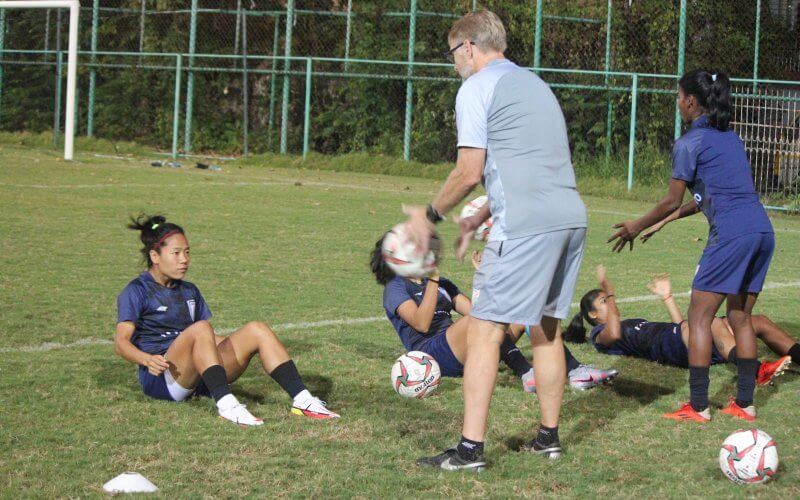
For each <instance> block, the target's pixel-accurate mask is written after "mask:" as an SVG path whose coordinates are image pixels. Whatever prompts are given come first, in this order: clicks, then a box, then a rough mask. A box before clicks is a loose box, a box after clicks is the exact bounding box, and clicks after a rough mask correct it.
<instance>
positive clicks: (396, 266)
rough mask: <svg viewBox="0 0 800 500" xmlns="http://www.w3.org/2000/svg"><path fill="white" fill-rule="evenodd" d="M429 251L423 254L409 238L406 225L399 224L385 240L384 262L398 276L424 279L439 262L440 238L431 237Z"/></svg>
mask: <svg viewBox="0 0 800 500" xmlns="http://www.w3.org/2000/svg"><path fill="white" fill-rule="evenodd" d="M428 246H429V250H428V252H427V253H424V254H423V253H422V252H421V251H420V250H419V249H418V248H417V246H416V245H415V244H414V242H412V241H411V239H410V238H409V237H408V231H407V230H406V225H405V223H401V224H398V225H396V226H394V227H393V228H392V230H391V231H389V232H388V233H386V236H384V238H383V246H382V249H381V253H382V255H383V260H384V262H386V264H387V265H388V266H389V269H391V270H392V272H394V273H395V274H396V275H398V276H403V277H405V278H422V277H423V276H427V275H429V274H430V273H431V272H432V271H433V270H434V269H436V264H437V263H438V261H439V247H440V244H439V237H438V236H436V235H435V234H434V235H433V236H432V237H431V240H430V244H429V245H428Z"/></svg>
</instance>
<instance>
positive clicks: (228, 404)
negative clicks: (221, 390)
mask: <svg viewBox="0 0 800 500" xmlns="http://www.w3.org/2000/svg"><path fill="white" fill-rule="evenodd" d="M238 404H239V400H238V399H236V396H234V395H233V394H228V395H225V396H222V397H221V398H220V399H219V401H217V409H218V410H220V411H224V410H228V409H230V408H233V407H234V406H236V405H238Z"/></svg>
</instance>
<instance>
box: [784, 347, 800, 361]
mask: <svg viewBox="0 0 800 500" xmlns="http://www.w3.org/2000/svg"><path fill="white" fill-rule="evenodd" d="M787 354H789V356H791V357H792V361H794V362H795V364H798V365H800V344H795V345H793V346H792V347H790V348H789V352H788V353H787Z"/></svg>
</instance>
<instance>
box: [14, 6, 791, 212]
mask: <svg viewBox="0 0 800 500" xmlns="http://www.w3.org/2000/svg"><path fill="white" fill-rule="evenodd" d="M798 3H800V2H798V1H795V0H755V1H754V0H730V1H728V2H725V3H720V2H717V1H714V0H688V1H687V0H672V1H663V0H571V1H563V0H540V1H537V0H519V1H502V2H501V1H499V0H485V1H475V0H171V1H166V0H93V1H85V2H84V5H83V8H82V10H81V26H80V50H81V55H80V60H79V80H78V85H79V89H78V106H77V110H78V113H77V121H78V129H77V130H78V133H80V134H86V135H95V136H99V137H103V138H109V139H113V140H135V141H138V142H142V143H144V144H149V145H152V146H155V147H157V148H159V149H163V150H166V151H172V152H173V154H188V153H216V154H241V153H260V152H266V151H273V152H289V153H303V154H306V153H308V152H316V153H322V154H344V153H351V152H372V153H380V154H387V155H393V156H402V157H405V158H407V159H414V160H418V161H422V162H442V161H450V160H453V159H454V157H455V141H456V138H455V130H454V112H453V103H454V99H455V94H456V92H457V89H458V86H459V83H460V82H459V80H458V79H457V78H456V75H455V73H454V72H453V70H452V67H451V66H450V65H448V64H446V62H445V61H444V59H443V57H442V53H443V51H445V50H447V48H448V46H447V41H446V34H447V32H448V30H449V28H450V26H451V24H452V22H453V21H454V20H455V19H456V18H458V17H459V16H461V15H462V14H463V13H464V12H467V11H469V10H472V9H476V8H477V9H480V8H488V9H491V10H493V11H495V12H497V13H498V14H499V15H500V16H501V18H502V19H503V20H504V22H505V24H506V27H507V32H508V50H507V52H506V54H507V56H508V57H509V58H510V59H512V60H513V61H515V62H517V63H518V64H520V65H522V66H526V67H532V68H539V72H540V74H541V76H542V77H543V78H544V79H545V80H546V81H547V82H548V83H550V84H551V86H552V87H553V89H554V91H555V92H556V94H557V95H558V97H559V99H560V101H561V104H562V107H563V109H564V113H565V115H566V118H567V123H568V124H569V132H570V139H571V142H572V148H573V155H574V156H575V158H576V162H575V163H576V166H577V168H578V170H579V174H581V173H585V174H587V175H588V174H591V175H602V176H614V177H617V178H625V177H626V176H627V177H628V178H629V182H630V181H632V180H633V179H634V178H635V179H645V178H646V179H649V180H654V181H655V180H657V179H664V182H666V179H668V174H666V172H667V171H668V168H669V165H668V162H669V157H668V154H667V153H668V151H669V148H670V146H671V143H672V141H673V140H674V138H675V137H676V134H678V133H680V124H677V122H676V110H675V75H678V74H680V73H682V72H683V71H685V70H689V69H694V68H696V67H721V68H724V69H725V70H726V71H728V72H729V73H730V74H731V76H734V77H740V78H747V79H759V80H760V81H759V83H758V85H757V86H756V87H755V90H753V87H752V85H751V84H747V85H748V88H750V92H749V94H748V95H764V96H773V97H775V96H776V95H780V96H782V97H781V100H780V102H783V103H790V104H791V103H793V105H796V104H797V99H798V93H797V92H796V91H795V89H797V88H800V86H795V85H792V84H772V83H769V82H765V81H766V80H782V81H789V82H793V81H796V80H798V79H800V57H799V56H798V54H800V50H799V49H800V44H799V42H798V17H797V15H798ZM682 5H685V6H686V9H685V10H683V9H682ZM2 16H3V18H4V19H3V23H2V27H3V29H2V30H1V31H0V32H1V33H2V35H3V36H2V38H0V40H2V44H0V48H2V53H1V55H2V66H1V67H2V73H0V76H2V80H1V81H2V83H1V84H0V129H2V130H32V131H38V132H41V131H45V130H53V129H54V130H56V131H58V130H59V127H57V126H56V124H61V122H63V116H62V114H61V109H62V108H63V106H64V102H63V100H64V94H65V92H63V86H64V81H65V74H66V71H65V66H66V65H65V63H66V53H65V51H66V43H67V42H66V37H67V30H68V26H67V22H68V19H67V17H68V16H67V15H66V12H59V10H58V9H51V10H36V9H33V10H6V11H2ZM59 54H61V55H59ZM59 58H60V60H61V61H62V62H63V63H64V65H63V67H62V66H60V65H59V64H58V61H59ZM634 74H636V76H634ZM775 92H777V94H775ZM753 99H755V98H753ZM740 102H741V103H742V104H740ZM744 103H745V101H744V100H741V101H740V99H739V98H737V100H736V104H737V110H738V109H739V108H740V107H741V110H740V111H737V113H739V114H738V115H737V120H740V122H741V123H742V124H745V123H749V122H747V120H751V121H754V120H761V121H760V122H758V123H762V122H764V123H766V122H769V120H766V121H765V119H764V118H763V116H762V115H764V114H763V113H762V114H758V113H754V112H752V110H746V109H745V108H746V107H747V106H749V105H750V104H744ZM634 111H635V112H634ZM773 114H775V113H773ZM737 123H738V122H737ZM755 124H756V122H755V121H754V122H753V125H754V126H755ZM62 126H63V124H62ZM737 126H739V125H737ZM741 126H742V127H744V126H745V125H741ZM742 130H745V129H742ZM57 133H58V132H56V134H57ZM787 133H789V132H787ZM787 140H788V139H787ZM790 142H791V141H790ZM764 147H765V148H770V147H771V148H773V149H774V148H775V147H777V146H775V145H774V144H773V145H771V146H763V147H761V146H759V148H761V149H763V148H764ZM759 148H756V149H759ZM752 151H755V149H753V150H752ZM751 154H754V153H752V152H751ZM771 154H772V158H773V159H774V158H775V157H776V155H779V154H778V152H777V150H776V151H773V152H772V153H771ZM786 154H787V153H781V155H783V156H780V155H779V156H780V157H781V158H783V160H781V161H782V162H783V163H782V164H784V165H785V164H786V162H787V161H789V160H787V159H786V158H788V157H787V156H786ZM790 156H791V155H790ZM760 161H761V160H759V159H755V160H754V164H759V162H760ZM634 166H635V168H632V167H634ZM754 168H755V167H754ZM759 168H760V167H759ZM787 168H788V167H787ZM787 175H788V174H787ZM762 177H763V179H765V180H764V181H763V182H761V181H759V182H760V184H759V185H760V186H761V188H762V191H763V192H764V193H765V194H769V195H770V196H775V195H776V193H782V196H785V195H786V193H787V188H785V187H780V188H778V187H777V186H778V185H780V186H786V185H788V184H787V181H786V180H781V178H780V177H779V176H778V177H776V176H775V175H773V176H771V177H769V179H770V180H769V181H767V180H766V179H767V176H762ZM758 178H759V177H758V175H757V179H758ZM770 182H771V183H772V184H769V183H770ZM762 184H763V185H762ZM789 184H791V183H789ZM791 185H792V186H794V188H793V191H792V189H789V191H791V192H792V193H794V194H793V195H792V196H795V198H796V196H797V194H796V193H797V183H794V184H791Z"/></svg>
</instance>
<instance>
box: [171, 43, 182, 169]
mask: <svg viewBox="0 0 800 500" xmlns="http://www.w3.org/2000/svg"><path fill="white" fill-rule="evenodd" d="M181 66H183V56H182V55H180V54H177V55H176V56H175V105H174V106H173V107H172V159H173V160H177V159H178V130H179V128H180V114H181V70H182V68H181Z"/></svg>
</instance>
